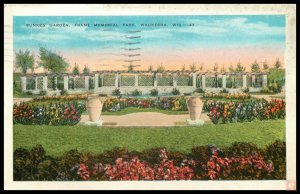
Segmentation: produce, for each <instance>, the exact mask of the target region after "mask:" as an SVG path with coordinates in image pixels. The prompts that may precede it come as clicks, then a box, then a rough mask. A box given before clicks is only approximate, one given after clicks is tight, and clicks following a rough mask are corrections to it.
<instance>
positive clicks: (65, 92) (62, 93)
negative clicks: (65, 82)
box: [60, 89, 68, 96]
mask: <svg viewBox="0 0 300 194" xmlns="http://www.w3.org/2000/svg"><path fill="white" fill-rule="evenodd" d="M60 95H62V96H64V95H68V90H66V89H62V90H61V91H60Z"/></svg>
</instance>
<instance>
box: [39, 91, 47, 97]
mask: <svg viewBox="0 0 300 194" xmlns="http://www.w3.org/2000/svg"><path fill="white" fill-rule="evenodd" d="M39 94H40V95H41V96H45V95H47V90H41V91H40V93H39Z"/></svg>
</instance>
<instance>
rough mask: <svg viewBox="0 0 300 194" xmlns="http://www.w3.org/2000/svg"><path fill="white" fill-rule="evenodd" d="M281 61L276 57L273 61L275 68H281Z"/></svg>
mask: <svg viewBox="0 0 300 194" xmlns="http://www.w3.org/2000/svg"><path fill="white" fill-rule="evenodd" d="M281 66H282V65H281V62H280V61H279V59H276V62H275V64H274V67H275V68H276V69H280V68H281Z"/></svg>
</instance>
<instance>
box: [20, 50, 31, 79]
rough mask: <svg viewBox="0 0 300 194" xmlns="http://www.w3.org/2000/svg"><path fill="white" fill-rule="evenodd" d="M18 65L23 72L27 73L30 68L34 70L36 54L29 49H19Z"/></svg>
mask: <svg viewBox="0 0 300 194" xmlns="http://www.w3.org/2000/svg"><path fill="white" fill-rule="evenodd" d="M16 66H17V67H18V68H20V69H21V71H22V73H24V74H26V73H27V71H28V69H31V70H32V71H33V70H34V68H35V67H34V56H33V54H30V51H29V50H25V51H22V50H19V52H17V53H16Z"/></svg>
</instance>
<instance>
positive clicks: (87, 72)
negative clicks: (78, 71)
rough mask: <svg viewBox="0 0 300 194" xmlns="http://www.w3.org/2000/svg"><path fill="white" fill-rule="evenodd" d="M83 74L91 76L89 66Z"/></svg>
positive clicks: (85, 67) (84, 69)
mask: <svg viewBox="0 0 300 194" xmlns="http://www.w3.org/2000/svg"><path fill="white" fill-rule="evenodd" d="M82 72H83V75H89V74H90V68H88V67H87V66H84V68H83V71H82Z"/></svg>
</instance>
